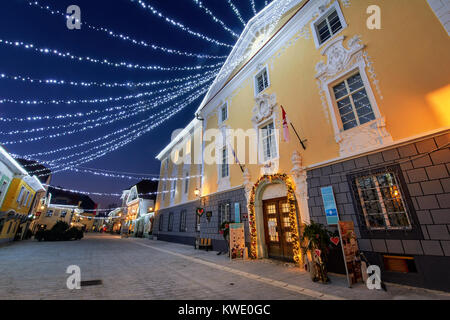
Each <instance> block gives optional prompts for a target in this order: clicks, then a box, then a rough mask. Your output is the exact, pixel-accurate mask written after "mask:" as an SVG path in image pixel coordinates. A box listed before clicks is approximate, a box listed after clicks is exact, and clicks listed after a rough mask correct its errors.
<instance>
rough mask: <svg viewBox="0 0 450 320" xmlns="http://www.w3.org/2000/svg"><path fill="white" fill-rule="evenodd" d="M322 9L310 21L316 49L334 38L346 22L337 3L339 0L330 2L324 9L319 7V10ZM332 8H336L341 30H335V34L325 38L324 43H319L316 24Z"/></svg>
mask: <svg viewBox="0 0 450 320" xmlns="http://www.w3.org/2000/svg"><path fill="white" fill-rule="evenodd" d="M322 9H323V10H324V11H323V13H322V14H321V15H320V16H319V17H317V18H316V19H315V20H314V21H313V22H311V25H310V26H311V32H312V34H313V38H314V43H315V45H316V49H320V48H322V47H323V46H324V45H326V44H327V43H329V42H330V41H331V40H332V39H333V38H335V37H336V36H337V35H338V34H340V33H341V32H342V31H344V30H345V29H346V28H347V26H348V25H347V22H346V21H345V18H344V14H343V13H342V10H341V7H340V5H339V2H338V1H337V0H336V1H335V2H333V4H331V5H330V6H329V7H328V9H324V8H321V7H319V10H322ZM333 10H336V13H337V15H338V17H339V21H340V22H341V25H342V28H341V30H339V31H338V32H336V33H335V34H333V35H331V37H330V38H329V39H328V40H326V41H325V42H324V43H320V40H319V35H318V30H317V25H318V24H319V23H320V22H322V20H323V19H324V18H325V17H326V16H328V15H330V14H331V12H332V11H333Z"/></svg>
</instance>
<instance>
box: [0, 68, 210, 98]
mask: <svg viewBox="0 0 450 320" xmlns="http://www.w3.org/2000/svg"><path fill="white" fill-rule="evenodd" d="M213 75H214V74H213ZM209 78H211V77H208V79H209ZM192 83H195V80H192V81H188V82H185V83H184V84H178V85H175V86H173V87H169V88H163V89H159V90H157V91H146V92H141V93H137V94H130V95H126V96H118V97H107V98H96V99H79V100H54V99H53V100H15V99H1V98H0V103H12V104H26V105H38V104H43V105H49V104H57V105H59V104H67V105H71V104H86V103H91V104H94V103H107V102H117V101H122V100H131V99H140V98H143V97H148V96H152V95H154V94H155V93H161V92H165V91H168V90H173V89H178V88H182V87H185V86H189V85H191V84H192Z"/></svg>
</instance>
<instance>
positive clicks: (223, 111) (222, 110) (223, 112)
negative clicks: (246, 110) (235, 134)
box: [220, 103, 228, 123]
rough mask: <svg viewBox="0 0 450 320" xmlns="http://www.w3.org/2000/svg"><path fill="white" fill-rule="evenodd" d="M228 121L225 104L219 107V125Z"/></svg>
mask: <svg viewBox="0 0 450 320" xmlns="http://www.w3.org/2000/svg"><path fill="white" fill-rule="evenodd" d="M227 119H228V106H227V104H226V103H225V104H224V105H223V106H221V107H220V123H222V122H224V121H225V120H227Z"/></svg>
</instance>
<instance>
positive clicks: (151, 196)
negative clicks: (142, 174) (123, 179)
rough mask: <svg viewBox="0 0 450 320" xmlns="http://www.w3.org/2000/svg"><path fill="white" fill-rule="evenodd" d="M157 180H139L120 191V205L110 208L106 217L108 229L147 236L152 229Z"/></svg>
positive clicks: (114, 231) (136, 235)
mask: <svg viewBox="0 0 450 320" xmlns="http://www.w3.org/2000/svg"><path fill="white" fill-rule="evenodd" d="M157 189H158V182H157V181H152V180H141V181H139V182H138V183H137V184H135V185H133V186H131V187H129V188H127V189H125V190H123V191H122V196H121V198H120V199H121V200H122V206H121V207H119V208H116V209H114V210H112V211H111V212H110V213H109V215H108V217H109V220H110V221H111V222H110V225H111V227H110V231H111V232H113V233H118V234H120V233H126V234H129V235H133V236H135V237H146V238H147V237H149V236H150V235H151V234H152V231H153V222H154V215H155V200H156V192H157Z"/></svg>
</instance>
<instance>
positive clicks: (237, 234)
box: [230, 223, 246, 260]
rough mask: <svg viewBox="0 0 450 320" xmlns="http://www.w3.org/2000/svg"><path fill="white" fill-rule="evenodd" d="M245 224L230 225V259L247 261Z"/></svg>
mask: <svg viewBox="0 0 450 320" xmlns="http://www.w3.org/2000/svg"><path fill="white" fill-rule="evenodd" d="M245 249H246V248H245V233H244V224H243V223H230V259H231V260H233V259H246V254H245V253H246V250H245Z"/></svg>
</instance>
